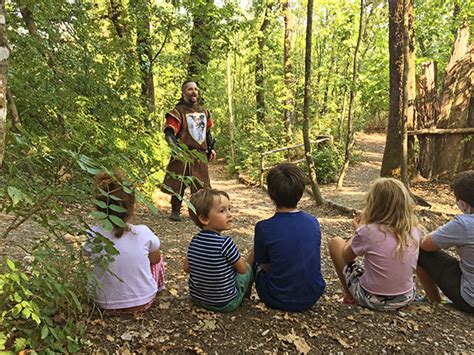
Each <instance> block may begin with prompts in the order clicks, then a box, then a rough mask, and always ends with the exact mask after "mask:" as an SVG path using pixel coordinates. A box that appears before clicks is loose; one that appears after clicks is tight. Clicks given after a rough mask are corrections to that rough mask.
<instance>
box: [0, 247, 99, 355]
mask: <svg viewBox="0 0 474 355" xmlns="http://www.w3.org/2000/svg"><path fill="white" fill-rule="evenodd" d="M31 258H32V262H31V265H29V266H26V267H20V266H19V264H18V263H15V262H13V261H12V260H10V259H5V264H4V265H2V266H3V267H2V270H1V273H0V296H1V297H0V309H1V314H0V350H5V349H14V350H15V351H17V352H18V351H21V350H24V349H34V350H35V351H38V352H77V351H78V350H79V349H80V348H81V347H82V345H83V343H82V340H81V336H82V335H83V334H84V331H85V326H84V324H83V322H81V321H79V319H80V318H81V316H82V314H83V313H84V312H87V311H89V310H87V309H86V308H85V307H84V305H85V304H87V300H88V299H87V293H86V292H85V290H86V287H85V284H86V283H87V282H88V279H89V278H90V277H91V272H90V271H89V268H88V266H87V265H86V263H85V262H84V260H82V258H81V256H80V253H78V251H77V250H75V249H74V248H73V247H72V245H68V244H67V243H65V242H64V243H61V244H60V245H59V244H58V243H57V240H56V241H55V242H52V240H51V239H45V240H42V241H41V242H40V244H39V245H38V247H37V248H36V249H35V250H34V251H33V253H32V255H31Z"/></svg>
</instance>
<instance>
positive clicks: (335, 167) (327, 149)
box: [313, 145, 343, 184]
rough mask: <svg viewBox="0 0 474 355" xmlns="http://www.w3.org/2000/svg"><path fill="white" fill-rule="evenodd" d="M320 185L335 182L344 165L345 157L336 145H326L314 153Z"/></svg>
mask: <svg viewBox="0 0 474 355" xmlns="http://www.w3.org/2000/svg"><path fill="white" fill-rule="evenodd" d="M313 159H314V162H315V164H316V177H317V179H318V183H320V184H328V183H330V182H335V181H336V179H337V174H338V173H339V170H340V168H341V165H342V163H343V155H342V153H341V152H340V151H339V150H338V149H337V147H336V146H334V145H324V146H322V147H320V148H318V149H315V150H314V152H313Z"/></svg>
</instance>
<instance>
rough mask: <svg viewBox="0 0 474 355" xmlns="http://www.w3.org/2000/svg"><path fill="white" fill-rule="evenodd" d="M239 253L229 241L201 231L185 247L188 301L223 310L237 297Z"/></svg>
mask: <svg viewBox="0 0 474 355" xmlns="http://www.w3.org/2000/svg"><path fill="white" fill-rule="evenodd" d="M239 259H240V253H239V250H238V249H237V247H236V245H235V243H234V242H233V241H232V239H231V238H230V237H225V236H221V235H219V234H218V233H216V232H211V231H201V232H199V233H198V234H197V235H195V236H194V237H193V239H192V240H191V243H190V244H189V247H188V262H189V271H190V275H189V293H190V295H191V298H193V299H195V300H197V301H199V302H202V303H205V304H208V305H211V306H223V305H225V304H227V303H228V302H229V301H231V300H232V299H233V298H234V297H235V296H236V295H237V289H236V287H235V280H236V272H235V269H234V264H235V263H236V262H237V261H238V260H239Z"/></svg>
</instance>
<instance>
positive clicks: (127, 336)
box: [120, 330, 135, 341]
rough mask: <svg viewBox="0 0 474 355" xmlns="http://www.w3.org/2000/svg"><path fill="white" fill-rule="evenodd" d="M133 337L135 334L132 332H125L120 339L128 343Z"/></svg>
mask: <svg viewBox="0 0 474 355" xmlns="http://www.w3.org/2000/svg"><path fill="white" fill-rule="evenodd" d="M134 336H135V332H134V331H133V330H132V331H130V332H125V333H123V334H122V335H121V336H120V339H122V340H125V341H130V340H132V339H133V337H134Z"/></svg>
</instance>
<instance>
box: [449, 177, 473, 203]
mask: <svg viewBox="0 0 474 355" xmlns="http://www.w3.org/2000/svg"><path fill="white" fill-rule="evenodd" d="M451 187H452V189H453V191H454V195H455V196H456V198H457V199H458V200H463V201H464V202H466V203H467V204H469V206H471V207H474V170H466V171H463V172H460V173H459V174H456V176H455V177H454V180H453V183H452V184H451Z"/></svg>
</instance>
